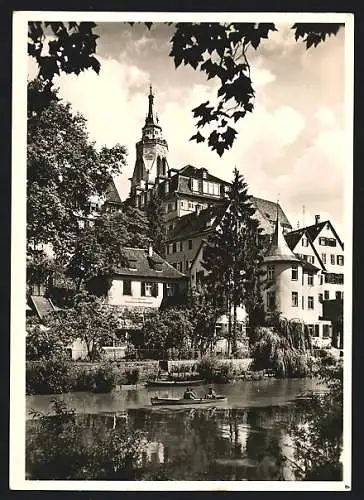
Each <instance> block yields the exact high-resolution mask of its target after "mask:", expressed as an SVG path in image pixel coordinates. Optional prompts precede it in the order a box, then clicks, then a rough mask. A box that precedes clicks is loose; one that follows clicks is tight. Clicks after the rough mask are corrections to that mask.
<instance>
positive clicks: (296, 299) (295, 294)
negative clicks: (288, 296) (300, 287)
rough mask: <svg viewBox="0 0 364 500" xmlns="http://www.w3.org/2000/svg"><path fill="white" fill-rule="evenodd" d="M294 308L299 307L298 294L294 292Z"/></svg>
mask: <svg viewBox="0 0 364 500" xmlns="http://www.w3.org/2000/svg"><path fill="white" fill-rule="evenodd" d="M292 307H298V292H292Z"/></svg>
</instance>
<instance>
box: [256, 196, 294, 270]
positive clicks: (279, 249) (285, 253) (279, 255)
mask: <svg viewBox="0 0 364 500" xmlns="http://www.w3.org/2000/svg"><path fill="white" fill-rule="evenodd" d="M264 262H301V261H300V259H299V258H298V257H296V256H295V254H294V253H293V252H292V250H291V249H290V248H289V246H288V244H287V242H286V238H285V237H284V234H283V229H282V227H281V225H280V223H279V212H278V203H277V218H276V223H275V228H274V233H273V237H272V242H271V244H270V245H269V247H268V250H267V253H266V254H265V256H264Z"/></svg>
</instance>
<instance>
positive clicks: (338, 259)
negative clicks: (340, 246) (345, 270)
mask: <svg viewBox="0 0 364 500" xmlns="http://www.w3.org/2000/svg"><path fill="white" fill-rule="evenodd" d="M336 262H337V265H338V266H343V265H344V256H343V255H337V256H336Z"/></svg>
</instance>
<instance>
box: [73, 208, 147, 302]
mask: <svg viewBox="0 0 364 500" xmlns="http://www.w3.org/2000/svg"><path fill="white" fill-rule="evenodd" d="M147 245H148V223H147V220H146V217H145V214H144V213H143V212H141V211H140V210H138V209H136V208H133V207H127V208H124V209H123V211H122V212H117V213H112V214H109V213H104V214H102V215H101V216H100V217H99V218H98V219H97V220H96V221H95V223H94V225H93V226H92V227H89V228H86V229H84V230H83V231H82V233H81V234H80V235H79V237H78V238H77V240H76V244H75V251H74V254H73V256H72V258H71V259H70V262H69V263H68V265H67V274H68V276H70V277H71V278H72V279H73V280H75V282H76V283H78V288H80V287H81V284H82V283H84V284H85V285H86V287H87V289H88V290H89V291H90V292H91V293H93V294H95V295H105V294H106V292H107V290H108V288H109V287H110V284H111V281H110V277H111V275H112V274H113V273H114V272H115V270H116V269H117V268H118V267H122V266H128V262H127V258H126V256H125V254H124V253H123V247H134V248H145V247H146V246H147Z"/></svg>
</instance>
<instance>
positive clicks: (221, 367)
mask: <svg viewBox="0 0 364 500" xmlns="http://www.w3.org/2000/svg"><path fill="white" fill-rule="evenodd" d="M197 370H198V372H199V374H200V376H201V377H202V378H204V379H206V380H208V381H209V382H216V383H225V382H228V381H229V380H231V379H232V378H233V369H232V364H231V363H230V364H226V363H222V362H221V361H220V360H218V359H217V358H215V357H212V356H205V357H203V358H202V359H201V361H200V362H199V363H198V364H197Z"/></svg>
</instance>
